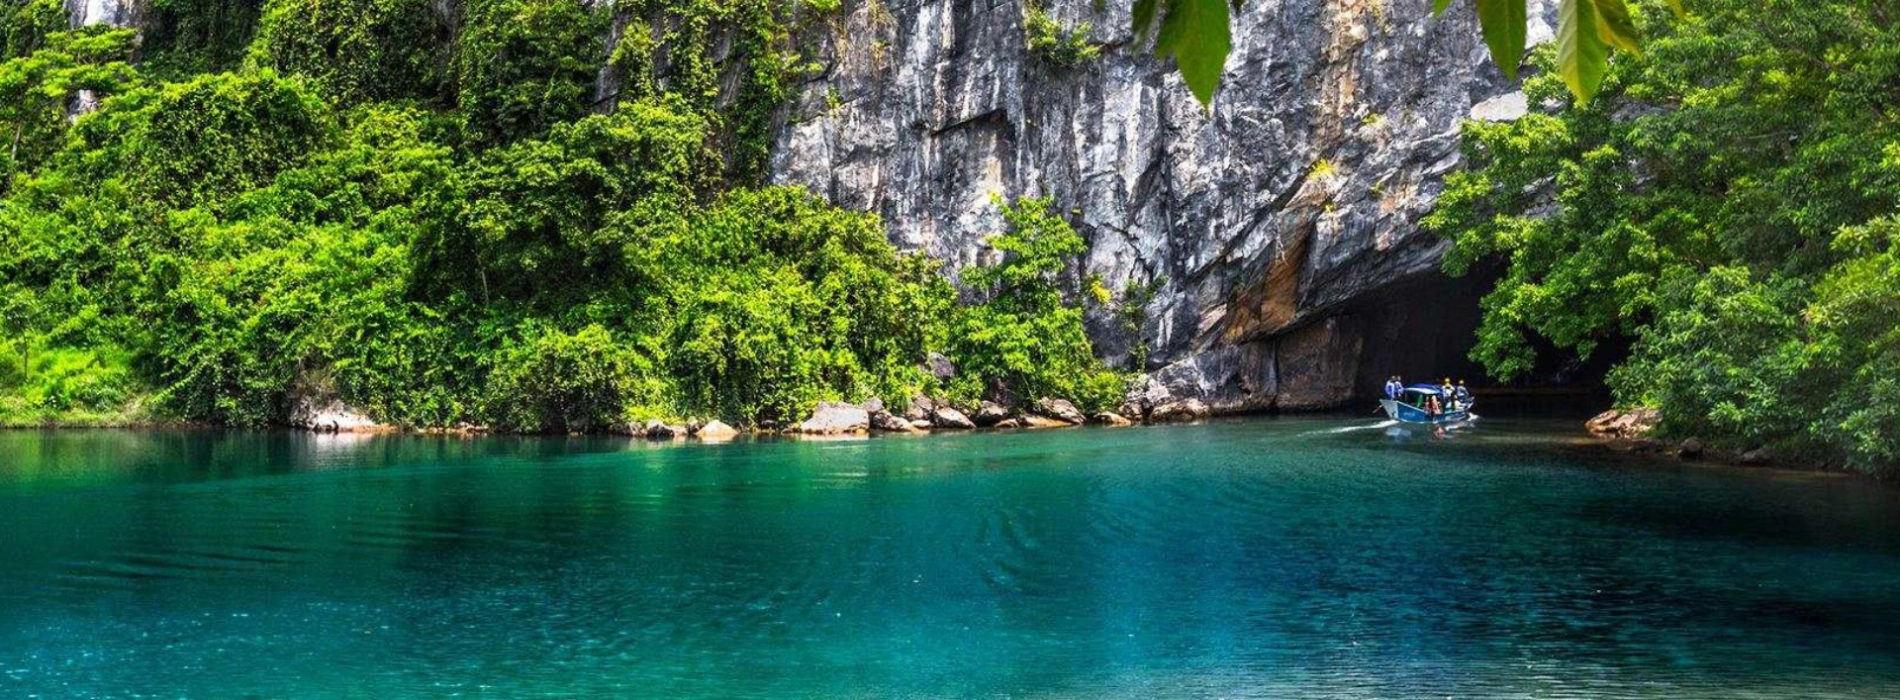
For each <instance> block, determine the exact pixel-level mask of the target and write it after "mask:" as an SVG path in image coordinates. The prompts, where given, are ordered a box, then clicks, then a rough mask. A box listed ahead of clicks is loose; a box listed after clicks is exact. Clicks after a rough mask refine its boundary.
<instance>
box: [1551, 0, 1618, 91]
mask: <svg viewBox="0 0 1900 700" xmlns="http://www.w3.org/2000/svg"><path fill="white" fill-rule="evenodd" d="M1557 69H1558V71H1559V72H1561V73H1562V74H1563V77H1564V85H1566V86H1569V88H1570V94H1572V95H1575V96H1576V98H1577V101H1579V102H1582V101H1585V100H1588V99H1590V98H1591V97H1592V96H1594V95H1596V94H1597V88H1598V87H1600V86H1602V85H1603V75H1604V74H1605V73H1607V72H1609V69H1610V46H1609V44H1606V43H1604V41H1603V36H1602V35H1601V34H1599V33H1598V32H1597V17H1596V3H1595V1H1594V0H1563V2H1562V3H1561V4H1559V5H1558V6H1557Z"/></svg>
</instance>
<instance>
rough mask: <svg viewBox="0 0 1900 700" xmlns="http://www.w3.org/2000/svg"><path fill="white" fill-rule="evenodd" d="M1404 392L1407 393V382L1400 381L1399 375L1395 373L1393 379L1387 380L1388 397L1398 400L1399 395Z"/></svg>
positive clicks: (1386, 390) (1386, 394)
mask: <svg viewBox="0 0 1900 700" xmlns="http://www.w3.org/2000/svg"><path fill="white" fill-rule="evenodd" d="M1403 393H1405V383H1404V382H1400V381H1399V375H1396V374H1394V375H1392V378H1391V379H1387V380H1385V397H1386V398H1388V399H1391V400H1393V401H1397V400H1399V395H1400V394H1403Z"/></svg>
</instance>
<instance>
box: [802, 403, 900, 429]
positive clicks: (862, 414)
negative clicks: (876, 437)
mask: <svg viewBox="0 0 1900 700" xmlns="http://www.w3.org/2000/svg"><path fill="white" fill-rule="evenodd" d="M882 408H883V405H882V404H881V403H880V404H879V405H878V409H880V410H882ZM870 429H871V411H870V410H867V409H866V408H865V407H864V406H859V405H856V404H850V403H845V402H842V401H820V402H818V407H817V408H814V409H812V414H811V417H810V418H807V419H805V421H804V422H803V423H799V424H798V432H800V433H804V434H806V435H843V434H849V433H862V432H867V431H869V430H870Z"/></svg>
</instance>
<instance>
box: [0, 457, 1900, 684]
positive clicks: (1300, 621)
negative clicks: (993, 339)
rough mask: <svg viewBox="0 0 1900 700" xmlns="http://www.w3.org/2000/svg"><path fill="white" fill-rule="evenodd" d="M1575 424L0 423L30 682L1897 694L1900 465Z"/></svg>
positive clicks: (6, 595)
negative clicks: (1842, 464) (954, 428)
mask: <svg viewBox="0 0 1900 700" xmlns="http://www.w3.org/2000/svg"><path fill="white" fill-rule="evenodd" d="M1573 431H1574V423H1571V422H1564V423H1517V424H1513V423H1511V422H1509V421H1494V422H1492V423H1489V424H1487V425H1485V426H1484V427H1483V428H1482V429H1481V430H1479V431H1476V432H1475V433H1472V434H1468V435H1465V436H1461V437H1458V438H1456V439H1452V440H1438V439H1432V438H1430V437H1428V436H1418V437H1413V438H1410V439H1406V438H1403V437H1397V436H1393V435H1389V434H1388V433H1387V431H1386V430H1385V429H1383V428H1379V427H1376V424H1374V423H1372V422H1370V421H1353V420H1339V419H1297V420H1295V419H1283V420H1264V419H1263V420H1248V421H1235V422H1217V423H1211V424H1206V425H1196V426H1178V427H1151V428H1133V429H1073V430H1060V431H1046V432H1014V433H994V434H984V435H950V436H933V437H917V438H910V437H904V438H880V439H873V440H859V441H838V442H792V441H766V442H743V443H734V444H727V445H692V444H679V445H671V444H669V445H657V446H656V445H648V444H646V443H638V442H628V441H626V440H624V439H559V438H557V439H512V438H485V439H478V440H462V439H456V438H429V437H378V438H351V437H348V436H341V437H335V436H308V435H292V434H229V435H226V434H215V433H197V434H191V433H133V432H109V431H108V432H71V433H51V432H46V433H42V432H10V433H0V697H8V698H12V697H48V698H68V697H80V698H83V697H164V698H179V697H192V698H244V697H365V698H403V697H449V696H462V697H489V698H508V697H548V696H568V697H709V698H714V697H716V698H730V697H771V698H806V697H827V698H829V697H918V698H934V697H1020V698H1121V697H1126V698H1174V697H1262V698H1281V697H1315V698H1359V697H1367V698H1412V697H1447V696H1450V697H1461V698H1463V697H1549V698H1561V697H1578V698H1614V697H1655V698H1684V697H1723V698H1731V697H1762V698H1783V697H1830V696H1831V697H1900V492H1897V491H1896V490H1895V489H1891V488H1885V487H1880V486H1876V485H1871V484H1868V483H1865V482H1861V481H1858V480H1854V479H1847V478H1841V477H1831V476H1824V475H1814V474H1797V473H1784V472H1773V471H1765V470H1747V469H1730V468H1721V467H1710V466H1685V465H1678V464H1671V463H1642V462H1628V461H1622V460H1620V459H1619V458H1616V457H1613V456H1611V455H1608V454H1606V453H1602V452H1598V451H1595V450H1589V449H1585V448H1580V447H1576V446H1572V445H1567V444H1564V443H1566V442H1567V441H1568V438H1567V436H1568V435H1570V434H1571V433H1572V432H1573Z"/></svg>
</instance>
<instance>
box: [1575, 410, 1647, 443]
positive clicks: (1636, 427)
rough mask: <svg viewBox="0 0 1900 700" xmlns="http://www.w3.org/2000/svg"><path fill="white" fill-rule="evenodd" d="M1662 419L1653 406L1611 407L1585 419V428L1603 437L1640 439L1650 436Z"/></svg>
mask: <svg viewBox="0 0 1900 700" xmlns="http://www.w3.org/2000/svg"><path fill="white" fill-rule="evenodd" d="M1661 420H1662V415H1661V414H1660V413H1659V412H1657V410H1656V409H1653V408H1633V409H1627V410H1621V409H1610V410H1608V411H1604V412H1602V413H1599V414H1596V416H1595V417H1592V418H1591V419H1590V420H1588V421H1585V422H1584V424H1583V428H1584V429H1585V430H1588V431H1590V434H1592V435H1597V436H1601V437H1611V438H1617V439H1621V440H1640V439H1644V438H1647V437H1649V433H1650V431H1653V430H1655V429H1656V424H1657V423H1658V422H1660V421H1661Z"/></svg>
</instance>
